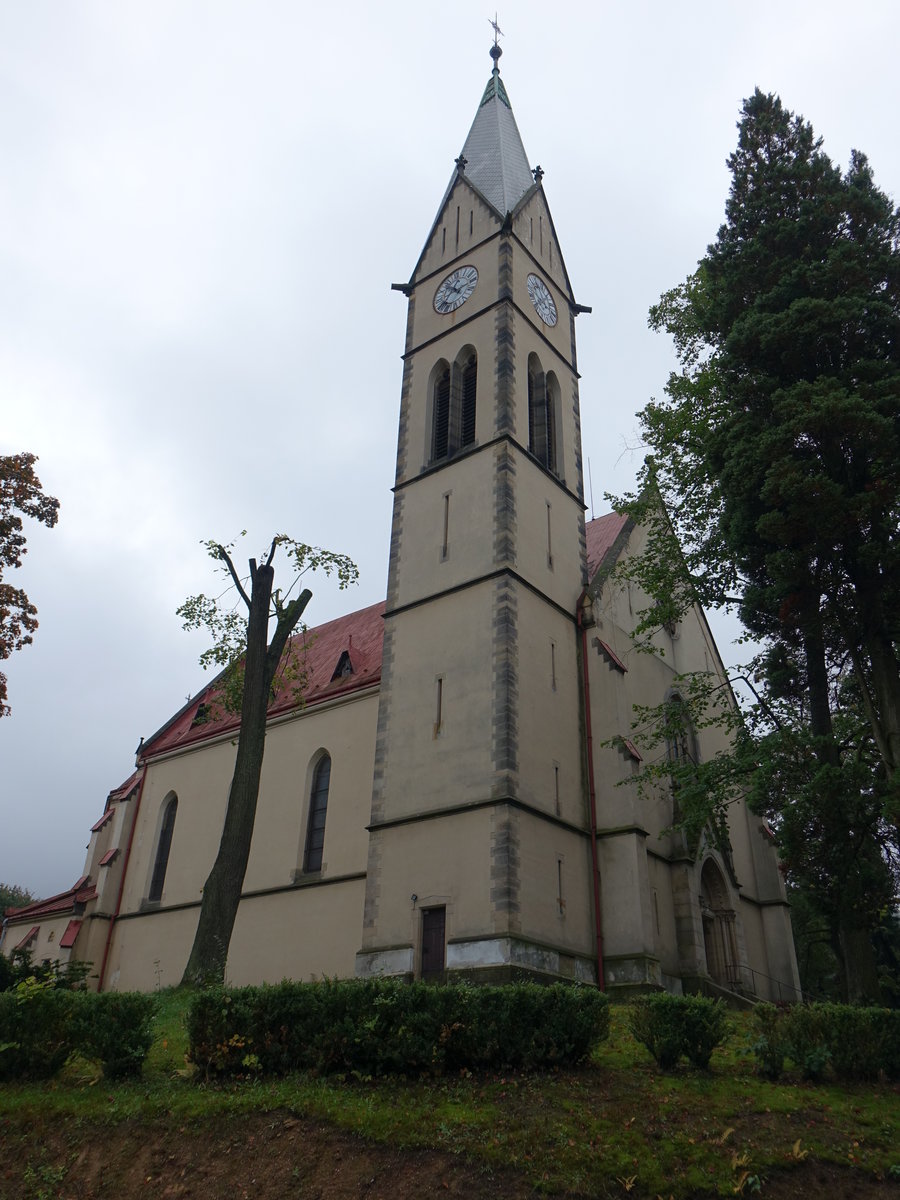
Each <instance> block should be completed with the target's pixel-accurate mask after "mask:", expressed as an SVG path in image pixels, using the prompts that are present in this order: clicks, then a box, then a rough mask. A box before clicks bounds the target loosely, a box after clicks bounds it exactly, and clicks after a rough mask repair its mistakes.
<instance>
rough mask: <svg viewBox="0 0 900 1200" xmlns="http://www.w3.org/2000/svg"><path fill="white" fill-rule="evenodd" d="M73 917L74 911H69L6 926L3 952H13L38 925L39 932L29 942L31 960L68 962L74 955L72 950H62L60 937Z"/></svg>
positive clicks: (9, 953) (7, 953)
mask: <svg viewBox="0 0 900 1200" xmlns="http://www.w3.org/2000/svg"><path fill="white" fill-rule="evenodd" d="M72 919H73V917H72V913H71V911H70V912H67V913H64V914H63V915H62V916H59V917H56V916H50V917H43V918H41V919H37V918H34V919H32V920H28V921H22V922H21V923H17V924H15V925H13V924H10V925H7V927H6V936H5V937H4V939H3V953H4V954H6V955H7V957H8V956H9V955H11V954H12V952H13V950H15V948H16V946H17V945H18V944H19V942H21V940H22V938H23V937H24V936H25V935H26V933H28V932H29V930H31V929H33V928H34V926H35V925H37V926H38V933H37V936H36V937H35V939H34V941H33V942H29V944H28V949H29V950H30V951H31V960H32V962H34V963H37V964H40V963H42V962H44V961H45V960H47V961H49V962H54V961H55V960H56V959H58V960H59V961H60V962H61V963H65V962H68V961H69V959H70V958H71V957H72V951H71V950H61V949H60V945H59V939H60V938H61V937H62V935H63V934H64V933H65V932H66V928H67V927H68V924H69V922H70V921H71V920H72Z"/></svg>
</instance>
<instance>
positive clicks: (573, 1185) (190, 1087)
mask: <svg viewBox="0 0 900 1200" xmlns="http://www.w3.org/2000/svg"><path fill="white" fill-rule="evenodd" d="M186 1003H187V1001H186V999H185V997H184V996H183V995H179V994H176V993H172V992H170V993H164V994H163V996H162V1007H161V1011H160V1015H159V1018H158V1022H157V1025H158V1036H157V1040H156V1042H155V1044H154V1046H153V1048H152V1050H151V1053H150V1056H149V1059H148V1061H147V1064H146V1066H145V1070H144V1077H143V1080H142V1081H141V1082H139V1083H130V1084H123V1085H115V1086H110V1085H109V1084H107V1083H106V1082H100V1081H98V1080H97V1078H96V1072H95V1071H94V1070H93V1069H92V1067H91V1065H90V1064H88V1063H83V1062H82V1063H74V1064H71V1065H70V1066H69V1067H68V1068H67V1070H66V1072H65V1074H64V1076H63V1077H62V1078H61V1079H59V1080H57V1081H55V1082H54V1083H52V1084H50V1085H49V1086H48V1085H46V1084H45V1085H19V1086H13V1087H7V1088H5V1089H4V1090H3V1092H2V1093H0V1126H2V1128H3V1130H4V1135H5V1136H10V1135H12V1136H25V1133H26V1131H27V1130H28V1129H29V1128H31V1129H34V1128H36V1127H38V1128H39V1127H41V1126H43V1125H44V1124H45V1123H46V1122H48V1121H53V1120H55V1119H58V1118H60V1117H70V1118H75V1119H77V1120H78V1121H79V1122H88V1123H95V1122H97V1123H108V1122H115V1121H120V1120H125V1119H128V1118H133V1117H136V1118H141V1119H143V1120H150V1119H154V1118H163V1119H167V1120H168V1119H174V1120H177V1121H180V1122H191V1123H192V1124H193V1123H202V1122H203V1121H204V1120H205V1119H207V1118H211V1117H213V1116H216V1115H218V1114H237V1113H241V1112H248V1111H262V1112H265V1111H270V1110H273V1109H286V1110H289V1111H291V1112H293V1113H296V1114H298V1115H305V1116H310V1117H314V1118H318V1119H325V1120H328V1121H330V1122H333V1123H334V1124H335V1125H337V1126H338V1127H340V1128H343V1129H346V1130H351V1131H353V1132H355V1133H358V1134H360V1135H362V1136H363V1137H366V1138H370V1139H373V1140H375V1141H385V1142H389V1143H390V1144H391V1145H393V1146H395V1147H419V1148H422V1147H428V1148H437V1149H441V1150H445V1151H451V1152H453V1153H462V1154H465V1155H467V1156H468V1157H469V1158H470V1159H471V1160H472V1161H473V1162H476V1163H479V1164H481V1165H482V1166H483V1167H484V1168H485V1169H488V1170H490V1169H493V1168H499V1167H506V1166H509V1165H512V1166H514V1167H516V1168H517V1169H519V1170H520V1171H522V1172H523V1173H524V1174H525V1176H526V1177H527V1178H528V1179H529V1181H530V1182H531V1183H532V1185H534V1186H536V1187H538V1188H543V1189H545V1190H547V1191H554V1192H555V1191H565V1190H571V1191H596V1190H597V1189H598V1187H599V1188H605V1187H609V1188H611V1189H612V1190H615V1191H619V1192H621V1193H623V1194H624V1193H626V1192H627V1191H629V1190H631V1189H632V1188H634V1190H635V1191H636V1192H639V1193H641V1194H657V1193H660V1194H662V1195H665V1196H669V1195H671V1196H673V1197H674V1198H675V1200H679V1198H680V1197H685V1196H688V1195H690V1194H693V1193H694V1192H696V1191H697V1190H710V1191H714V1192H715V1191H718V1192H720V1193H723V1194H728V1195H733V1194H736V1193H738V1192H741V1191H743V1192H745V1193H749V1192H750V1191H752V1190H754V1189H755V1187H756V1181H757V1180H758V1179H764V1178H765V1174H766V1172H767V1171H769V1170H771V1169H772V1168H784V1167H791V1166H794V1165H798V1164H800V1163H802V1162H803V1160H804V1159H805V1158H806V1156H807V1155H809V1156H811V1157H812V1158H816V1159H820V1160H823V1161H832V1162H836V1163H841V1164H843V1165H849V1166H851V1167H853V1168H854V1169H855V1170H857V1171H860V1172H864V1173H865V1174H867V1175H869V1176H870V1177H871V1175H872V1174H876V1175H878V1176H882V1177H883V1176H888V1177H891V1176H892V1172H891V1168H892V1167H896V1168H897V1174H900V1089H898V1088H897V1087H896V1086H890V1085H887V1084H883V1085H871V1084H868V1085H862V1084H861V1085H856V1086H852V1087H848V1086H836V1085H827V1084H811V1083H805V1082H802V1081H800V1080H796V1079H795V1080H791V1081H788V1082H781V1083H770V1082H768V1081H766V1080H763V1079H761V1078H758V1077H757V1076H756V1075H755V1074H754V1071H753V1066H752V1056H749V1055H748V1053H747V1051H748V1047H749V1042H750V1036H751V1034H750V1020H749V1018H748V1017H747V1016H746V1015H741V1016H735V1017H734V1018H733V1023H734V1032H733V1034H732V1037H731V1038H730V1040H729V1042H728V1044H727V1045H726V1046H724V1047H723V1048H721V1049H720V1050H718V1051H716V1053H715V1054H714V1055H713V1060H712V1064H711V1069H710V1071H709V1072H705V1073H700V1072H693V1071H690V1070H688V1069H686V1068H685V1069H680V1070H678V1071H675V1072H673V1073H670V1074H661V1073H659V1072H657V1071H656V1069H655V1067H654V1064H653V1063H652V1061H651V1060H650V1059H649V1056H648V1055H647V1054H646V1053H645V1052H644V1051H643V1050H642V1049H641V1047H639V1046H638V1045H637V1044H636V1043H635V1042H634V1040H633V1039H632V1038H631V1036H630V1034H629V1033H628V1032H627V1020H626V1018H627V1013H626V1011H625V1010H624V1009H621V1008H614V1009H613V1014H612V1031H611V1036H610V1039H609V1041H608V1042H607V1043H605V1044H603V1045H601V1046H600V1047H598V1049H597V1051H596V1052H595V1054H594V1057H593V1059H592V1061H591V1063H590V1064H588V1065H586V1066H584V1067H583V1068H581V1069H579V1070H577V1071H560V1072H555V1073H551V1074H549V1075H530V1076H529V1075H508V1076H488V1077H459V1078H452V1079H438V1080H382V1081H379V1082H377V1083H373V1082H370V1081H357V1080H341V1079H335V1078H327V1079H313V1078H308V1077H304V1076H295V1077H291V1078H288V1079H283V1080H274V1081H255V1082H246V1083H240V1084H238V1085H231V1086H222V1087H214V1086H206V1085H198V1084H197V1083H196V1082H194V1081H192V1080H190V1079H189V1078H186V1077H185V1076H184V1074H180V1073H179V1072H180V1071H182V1069H183V1067H184V1053H185V1049H186V1039H185V1034H184V1028H183V1020H182V1019H183V1013H184V1008H185V1005H186Z"/></svg>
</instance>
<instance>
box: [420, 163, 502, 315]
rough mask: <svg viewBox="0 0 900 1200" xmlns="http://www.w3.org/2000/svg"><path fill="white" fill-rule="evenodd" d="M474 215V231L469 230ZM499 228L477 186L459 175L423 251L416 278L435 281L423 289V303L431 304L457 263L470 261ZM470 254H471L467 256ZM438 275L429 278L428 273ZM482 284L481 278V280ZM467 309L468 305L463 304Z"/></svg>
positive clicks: (472, 228)
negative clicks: (477, 249) (480, 245)
mask: <svg viewBox="0 0 900 1200" xmlns="http://www.w3.org/2000/svg"><path fill="white" fill-rule="evenodd" d="M457 208H458V209H459V240H458V241H457V234H456V230H457V224H456V210H457ZM470 214H471V232H470ZM499 228H500V222H499V221H498V220H497V217H496V215H495V214H494V213H493V212H492V211H491V209H490V208H489V207H488V206H487V205H486V204H485V203H484V201H483V200H481V199H479V197H478V195H477V194H476V192H475V191H474V189H473V188H472V187H471V186H470V185H469V184H468V183H466V182H465V180H463V179H459V178H457V179H456V180H455V182H454V184H453V188H452V190H451V192H450V194H449V195H448V197H447V200H446V203H445V204H444V205H443V207H442V208H441V211H440V212H439V214H438V220H437V223H436V225H435V227H434V230H433V232H432V234H431V236H430V237H429V239H428V242H427V243H426V246H425V249H424V251H423V252H422V258H421V261H420V262H419V266H418V270H417V271H416V278H417V279H418V280H419V281H422V280H428V281H429V282H431V283H433V286H432V287H431V289H430V290H429V289H428V288H427V287H423V288H422V292H421V295H422V302H423V306H424V301H425V300H426V299H427V301H428V304H429V305H431V304H432V301H433V299H434V293H435V291H437V288H438V284H439V283H440V282H441V280H442V279H443V278H444V276H445V275H446V274H447V273H448V272H449V271H450V270H451V269H452V268H453V267H455V266H460V265H462V263H463V262H464V261H466V262H467V261H469V258H471V252H472V250H473V248H474V247H476V246H478V245H479V244H480V243H481V242H483V241H484V240H485V238H489V237H490V236H491V235H492V234H494V233H496V232H497V231H498V230H499ZM467 256H468V257H467ZM431 275H439V276H440V277H439V278H437V277H436V278H434V279H433V280H429V276H431ZM479 285H480V281H479ZM463 308H465V305H463Z"/></svg>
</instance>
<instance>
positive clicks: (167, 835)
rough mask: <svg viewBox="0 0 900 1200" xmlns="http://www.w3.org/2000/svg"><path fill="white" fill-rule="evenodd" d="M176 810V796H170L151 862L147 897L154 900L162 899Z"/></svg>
mask: <svg viewBox="0 0 900 1200" xmlns="http://www.w3.org/2000/svg"><path fill="white" fill-rule="evenodd" d="M177 812H178V797H177V796H172V797H171V798H170V799H169V800H168V802H167V803H166V807H165V811H164V812H163V819H162V825H161V827H160V830H159V841H158V842H157V844H156V860H155V862H154V863H153V875H152V877H151V879H150V894H149V895H148V897H147V899H148V900H152V901H154V902H156V901H159V900H162V894H163V888H164V887H165V883H166V869H167V868H168V866H169V851H170V850H171V849H172V834H173V833H174V831H175V815H176V813H177Z"/></svg>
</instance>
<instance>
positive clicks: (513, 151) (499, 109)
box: [461, 42, 534, 217]
mask: <svg viewBox="0 0 900 1200" xmlns="http://www.w3.org/2000/svg"><path fill="white" fill-rule="evenodd" d="M502 53H503V51H502V50H501V49H500V47H499V46H498V45H497V44H496V42H495V43H494V45H493V46H491V58H493V60H494V69H493V71H492V72H491V77H490V79H489V80H488V83H487V87H486V88H485V89H484V95H483V96H482V97H481V103H480V104H479V105H478V111H477V112H476V114H475V120H474V121H473V122H472V128H471V129H470V130H469V136H468V137H467V138H466V142H465V145H464V146H463V149H462V156H461V157H462V158H463V159H464V160H465V166H464V167H463V168H462V170H463V171H464V173H465V176H466V178H467V179H468V180H469V181H470V183H472V184H474V186H475V187H476V188H478V190H479V192H481V194H482V196H484V198H485V199H486V200H487V201H488V203H489V204H490V205H491V206H492V207H493V208H494V209H496V211H497V212H498V213H499V214H500V216H501V217H505V216H506V214H507V213H508V212H512V211H513V210H514V209H515V207H516V205H517V204H518V203H519V201H520V200H521V199H522V197H523V196H524V195H525V193H526V192H527V191H528V189H529V188H530V187H531V186H532V184H533V183H534V179H533V173H532V170H531V167H530V166H529V165H528V155H527V154H526V153H525V147H524V146H523V144H522V137H521V135H520V133H519V129H518V126H517V125H516V118H515V117H514V116H513V111H512V105H511V104H510V102H509V96H508V95H507V93H506V88H505V87H504V86H503V80H502V79H501V78H500V67H499V65H498V63H499V59H500V55H501V54H502Z"/></svg>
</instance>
